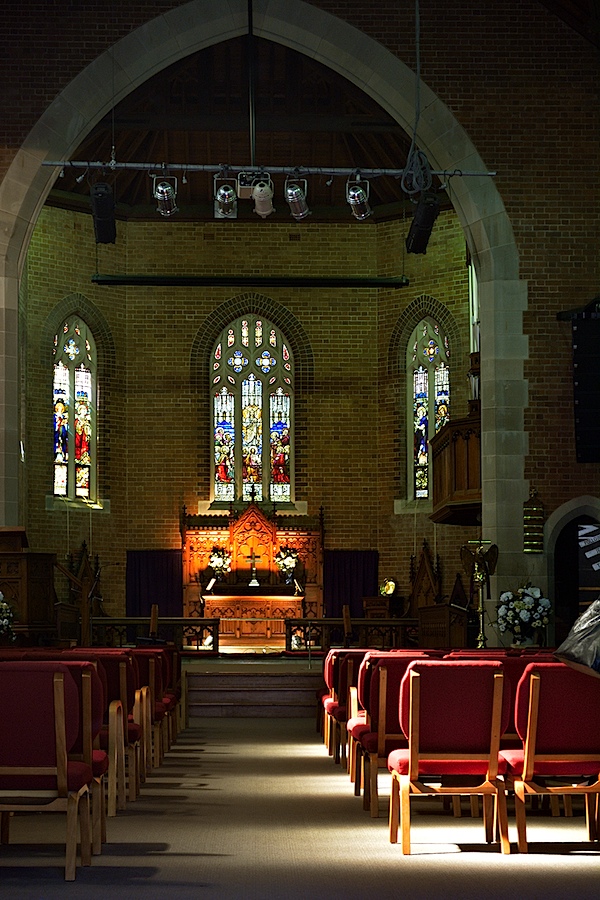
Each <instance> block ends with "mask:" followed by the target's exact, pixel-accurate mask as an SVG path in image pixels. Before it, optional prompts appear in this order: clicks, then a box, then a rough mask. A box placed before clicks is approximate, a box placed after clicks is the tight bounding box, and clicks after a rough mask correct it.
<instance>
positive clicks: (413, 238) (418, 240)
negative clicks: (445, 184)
mask: <svg viewBox="0 0 600 900" xmlns="http://www.w3.org/2000/svg"><path fill="white" fill-rule="evenodd" d="M439 211H440V202H439V200H438V198H437V197H436V195H435V194H430V193H427V192H423V193H422V194H421V197H420V199H419V202H418V203H417V208H416V210H415V215H414V218H413V220H412V223H411V226H410V230H409V232H408V237H407V238H406V251H407V253H425V252H426V250H427V244H428V243H429V238H430V236H431V230H432V228H433V223H434V222H435V220H436V219H437V217H438V214H439Z"/></svg>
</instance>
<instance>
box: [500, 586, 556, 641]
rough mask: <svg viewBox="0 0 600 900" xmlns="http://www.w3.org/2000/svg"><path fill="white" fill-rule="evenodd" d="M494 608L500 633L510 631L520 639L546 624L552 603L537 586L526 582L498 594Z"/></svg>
mask: <svg viewBox="0 0 600 900" xmlns="http://www.w3.org/2000/svg"><path fill="white" fill-rule="evenodd" d="M496 609H497V619H496V622H497V625H498V629H499V631H500V633H503V632H505V631H510V632H511V633H512V635H513V636H514V638H515V640H516V641H521V640H523V638H526V637H531V635H532V634H533V632H534V631H536V630H537V629H541V628H543V627H544V626H545V625H547V624H548V622H549V617H550V612H551V610H552V604H551V603H550V601H549V600H548V598H547V597H542V592H541V590H540V589H539V588H538V587H534V586H533V585H531V584H526V585H525V586H524V587H520V588H518V589H517V591H516V592H513V591H504V593H502V594H500V602H499V603H498V604H497V606H496Z"/></svg>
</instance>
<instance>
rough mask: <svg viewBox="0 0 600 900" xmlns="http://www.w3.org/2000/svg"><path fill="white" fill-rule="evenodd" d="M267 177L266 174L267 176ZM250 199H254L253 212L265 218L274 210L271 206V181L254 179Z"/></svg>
mask: <svg viewBox="0 0 600 900" xmlns="http://www.w3.org/2000/svg"><path fill="white" fill-rule="evenodd" d="M267 177H268V176H267ZM252 199H253V200H254V212H255V213H256V214H257V215H259V216H260V217H261V219H266V218H267V216H270V215H271V213H273V212H275V207H274V206H273V182H272V181H271V179H270V177H269V180H268V181H266V180H261V181H256V182H255V183H254V185H253V186H252Z"/></svg>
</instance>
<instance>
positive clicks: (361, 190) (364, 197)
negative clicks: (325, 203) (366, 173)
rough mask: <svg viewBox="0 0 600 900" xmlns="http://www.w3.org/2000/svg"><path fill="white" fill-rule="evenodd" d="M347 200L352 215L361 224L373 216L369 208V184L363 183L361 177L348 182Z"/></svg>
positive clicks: (358, 176)
mask: <svg viewBox="0 0 600 900" xmlns="http://www.w3.org/2000/svg"><path fill="white" fill-rule="evenodd" d="M346 200H347V201H348V203H349V204H350V209H351V210H352V215H353V216H354V218H355V219H358V221H359V222H362V221H364V220H365V219H368V218H369V216H371V215H373V210H372V209H371V207H370V206H369V182H368V181H363V182H361V180H360V175H356V176H355V177H354V179H350V178H349V179H348V181H347V182H346Z"/></svg>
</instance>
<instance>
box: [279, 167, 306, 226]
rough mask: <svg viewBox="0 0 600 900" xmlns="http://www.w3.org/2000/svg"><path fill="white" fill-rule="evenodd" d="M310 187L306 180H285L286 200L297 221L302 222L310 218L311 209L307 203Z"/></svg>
mask: <svg viewBox="0 0 600 900" xmlns="http://www.w3.org/2000/svg"><path fill="white" fill-rule="evenodd" d="M307 191H308V185H307V183H306V179H305V178H293V177H292V178H290V177H288V178H286V179H285V187H284V193H285V199H286V203H287V204H288V206H289V207H290V211H291V213H292V216H293V217H294V219H296V221H298V222H299V221H301V220H302V219H305V218H306V217H307V216H310V209H309V208H308V203H307V202H306V194H307Z"/></svg>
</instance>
